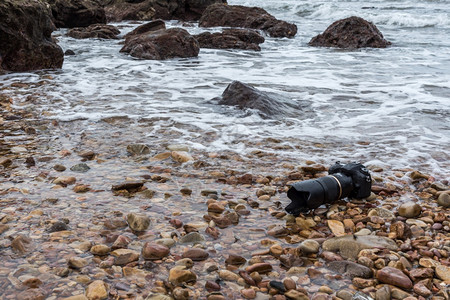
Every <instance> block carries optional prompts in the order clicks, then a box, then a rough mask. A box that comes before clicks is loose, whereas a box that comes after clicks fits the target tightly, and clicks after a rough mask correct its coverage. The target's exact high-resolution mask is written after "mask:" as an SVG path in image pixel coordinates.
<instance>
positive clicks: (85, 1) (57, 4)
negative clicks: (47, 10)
mask: <svg viewBox="0 0 450 300" xmlns="http://www.w3.org/2000/svg"><path fill="white" fill-rule="evenodd" d="M46 1H47V2H48V3H49V4H50V7H51V9H52V13H53V18H54V22H55V25H56V26H57V27H64V28H74V27H87V26H89V25H91V24H98V23H101V24H105V23H106V14H105V9H104V8H103V7H102V6H101V5H100V3H98V2H97V1H92V0H46Z"/></svg>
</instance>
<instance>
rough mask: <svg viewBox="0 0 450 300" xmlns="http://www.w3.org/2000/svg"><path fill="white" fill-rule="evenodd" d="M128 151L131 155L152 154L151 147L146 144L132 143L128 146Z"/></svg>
mask: <svg viewBox="0 0 450 300" xmlns="http://www.w3.org/2000/svg"><path fill="white" fill-rule="evenodd" d="M127 151H128V153H130V154H131V155H145V154H150V148H149V147H148V146H147V145H144V144H131V145H128V146H127Z"/></svg>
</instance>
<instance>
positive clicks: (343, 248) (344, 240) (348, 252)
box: [322, 235, 398, 259]
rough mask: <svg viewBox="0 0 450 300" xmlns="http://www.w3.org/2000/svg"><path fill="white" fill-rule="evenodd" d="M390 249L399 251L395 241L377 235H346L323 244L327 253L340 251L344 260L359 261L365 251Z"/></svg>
mask: <svg viewBox="0 0 450 300" xmlns="http://www.w3.org/2000/svg"><path fill="white" fill-rule="evenodd" d="M372 248H378V249H383V248H386V249H389V250H392V251H396V250H397V249H398V247H397V244H396V243H395V241H393V240H391V239H389V238H386V237H382V236H376V235H364V236H354V235H346V236H342V237H334V238H331V239H328V240H326V241H325V242H324V243H323V244H322V249H323V250H325V251H339V253H340V254H341V256H343V257H344V258H352V259H357V257H358V254H359V252H360V251H361V250H363V249H372Z"/></svg>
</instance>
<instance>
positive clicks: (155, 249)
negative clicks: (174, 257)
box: [142, 242, 170, 260]
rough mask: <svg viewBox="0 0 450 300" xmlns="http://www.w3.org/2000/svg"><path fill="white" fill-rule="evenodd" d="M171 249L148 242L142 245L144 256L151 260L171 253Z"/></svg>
mask: <svg viewBox="0 0 450 300" xmlns="http://www.w3.org/2000/svg"><path fill="white" fill-rule="evenodd" d="M169 253H170V249H169V248H168V247H166V246H164V245H160V244H155V243H150V242H147V243H145V244H144V247H142V257H144V258H145V259H149V260H156V259H161V258H163V257H166V256H167V255H169Z"/></svg>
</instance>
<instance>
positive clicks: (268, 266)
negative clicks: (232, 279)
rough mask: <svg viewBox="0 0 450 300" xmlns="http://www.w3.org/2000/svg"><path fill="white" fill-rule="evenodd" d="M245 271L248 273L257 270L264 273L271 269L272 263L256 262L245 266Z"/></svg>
mask: <svg viewBox="0 0 450 300" xmlns="http://www.w3.org/2000/svg"><path fill="white" fill-rule="evenodd" d="M245 271H247V272H248V273H250V274H251V273H253V272H258V273H260V274H264V273H268V272H270V271H272V265H271V264H269V263H264V262H263V263H256V264H253V265H251V266H248V267H247V268H245Z"/></svg>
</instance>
